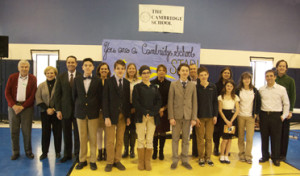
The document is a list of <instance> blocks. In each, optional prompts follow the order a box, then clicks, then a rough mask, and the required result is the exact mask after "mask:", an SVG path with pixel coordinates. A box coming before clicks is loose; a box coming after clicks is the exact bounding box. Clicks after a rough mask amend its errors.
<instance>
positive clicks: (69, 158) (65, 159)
mask: <svg viewBox="0 0 300 176" xmlns="http://www.w3.org/2000/svg"><path fill="white" fill-rule="evenodd" d="M71 159H72V157H71V156H64V157H63V158H62V159H61V160H60V161H59V162H61V163H64V162H66V161H68V160H71Z"/></svg>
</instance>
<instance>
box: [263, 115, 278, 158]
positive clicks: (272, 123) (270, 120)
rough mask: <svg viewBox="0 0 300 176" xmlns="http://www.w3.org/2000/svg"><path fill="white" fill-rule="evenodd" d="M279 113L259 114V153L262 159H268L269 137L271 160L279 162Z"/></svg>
mask: <svg viewBox="0 0 300 176" xmlns="http://www.w3.org/2000/svg"><path fill="white" fill-rule="evenodd" d="M281 114H282V113H281V112H264V111H261V113H260V116H259V117H260V133H261V152H262V157H263V158H264V159H269V158H270V154H269V137H271V152H272V154H271V158H272V160H279V156H280V139H281V130H282V121H281V118H280V116H281Z"/></svg>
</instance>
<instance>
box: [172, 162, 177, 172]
mask: <svg viewBox="0 0 300 176" xmlns="http://www.w3.org/2000/svg"><path fill="white" fill-rule="evenodd" d="M177 164H178V163H174V162H173V163H172V164H171V169H172V170H174V169H176V168H177Z"/></svg>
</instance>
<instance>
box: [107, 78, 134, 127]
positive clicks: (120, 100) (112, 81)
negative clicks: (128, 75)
mask: <svg viewBox="0 0 300 176" xmlns="http://www.w3.org/2000/svg"><path fill="white" fill-rule="evenodd" d="M121 106H122V108H121V109H120V107H121ZM102 107H103V117H104V118H110V120H111V123H112V124H113V125H116V124H117V123H118V119H119V113H123V114H124V116H125V118H124V119H125V120H126V118H130V82H129V81H128V80H127V79H123V90H122V91H120V90H119V87H118V84H117V81H116V77H115V76H112V77H110V78H109V79H106V80H105V84H104V89H103V103H102Z"/></svg>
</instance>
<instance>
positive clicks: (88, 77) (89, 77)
mask: <svg viewBox="0 0 300 176" xmlns="http://www.w3.org/2000/svg"><path fill="white" fill-rule="evenodd" d="M92 77H93V74H91V75H90V76H87V77H85V76H83V80H86V79H92Z"/></svg>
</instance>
